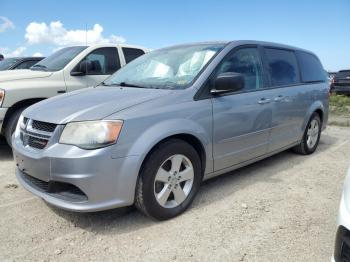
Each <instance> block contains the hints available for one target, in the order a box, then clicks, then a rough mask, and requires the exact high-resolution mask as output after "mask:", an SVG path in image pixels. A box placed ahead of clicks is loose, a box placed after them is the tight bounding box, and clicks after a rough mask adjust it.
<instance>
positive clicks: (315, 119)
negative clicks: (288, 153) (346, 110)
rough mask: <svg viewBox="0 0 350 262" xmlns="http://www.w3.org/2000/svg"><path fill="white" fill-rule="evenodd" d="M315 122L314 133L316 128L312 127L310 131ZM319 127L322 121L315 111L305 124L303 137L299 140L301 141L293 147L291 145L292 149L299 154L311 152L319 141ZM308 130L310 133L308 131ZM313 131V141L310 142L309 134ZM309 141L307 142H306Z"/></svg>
mask: <svg viewBox="0 0 350 262" xmlns="http://www.w3.org/2000/svg"><path fill="white" fill-rule="evenodd" d="M315 123H317V133H316V129H313V130H314V132H312V131H310V130H311V129H312V126H313V125H314V124H315ZM321 127H322V122H321V119H320V116H319V115H318V114H317V113H313V114H312V115H311V117H310V119H309V122H308V123H307V125H306V128H305V131H304V135H303V139H302V140H301V143H300V144H299V145H297V146H295V147H293V149H292V150H293V151H294V152H295V153H297V154H301V155H310V154H312V153H313V152H315V150H316V148H317V146H318V143H319V141H320V137H321ZM308 131H310V133H309V132H308ZM311 133H313V134H314V136H313V139H312V140H313V141H312V143H310V140H308V139H310V138H309V137H310V135H309V134H311ZM308 141H309V143H308Z"/></svg>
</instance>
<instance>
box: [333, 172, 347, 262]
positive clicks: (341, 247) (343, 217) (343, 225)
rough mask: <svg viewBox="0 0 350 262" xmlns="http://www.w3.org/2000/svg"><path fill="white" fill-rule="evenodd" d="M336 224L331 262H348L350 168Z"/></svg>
mask: <svg viewBox="0 0 350 262" xmlns="http://www.w3.org/2000/svg"><path fill="white" fill-rule="evenodd" d="M337 224H338V226H337V233H336V237H335V247H334V256H333V259H332V261H334V262H344V261H350V242H349V239H350V168H349V170H348V174H347V176H346V179H345V183H344V189H343V194H342V197H341V200H340V207H339V214H338V221H337Z"/></svg>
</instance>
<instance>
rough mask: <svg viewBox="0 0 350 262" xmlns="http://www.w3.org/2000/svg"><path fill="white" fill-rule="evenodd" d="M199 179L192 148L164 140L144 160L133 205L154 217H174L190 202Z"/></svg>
mask: <svg viewBox="0 0 350 262" xmlns="http://www.w3.org/2000/svg"><path fill="white" fill-rule="evenodd" d="M201 180H202V174H201V162H200V158H199V156H198V154H197V152H196V150H195V149H194V148H193V147H192V146H191V145H190V144H188V143H186V142H185V141H182V140H179V139H171V140H168V141H166V142H164V143H162V144H160V145H159V146H157V148H156V149H155V150H154V151H153V152H152V153H151V154H150V156H149V157H148V158H147V159H146V162H145V165H144V167H143V170H142V171H141V174H140V178H139V180H138V184H137V189H136V202H135V205H136V207H137V208H138V209H139V210H140V211H141V212H143V213H144V214H146V215H148V216H150V217H153V218H155V219H158V220H165V219H169V218H172V217H175V216H177V215H179V214H181V213H182V212H184V211H185V210H186V209H187V208H188V207H189V206H190V204H191V203H192V201H193V199H194V197H195V195H196V194H197V192H198V189H199V187H200V183H201Z"/></svg>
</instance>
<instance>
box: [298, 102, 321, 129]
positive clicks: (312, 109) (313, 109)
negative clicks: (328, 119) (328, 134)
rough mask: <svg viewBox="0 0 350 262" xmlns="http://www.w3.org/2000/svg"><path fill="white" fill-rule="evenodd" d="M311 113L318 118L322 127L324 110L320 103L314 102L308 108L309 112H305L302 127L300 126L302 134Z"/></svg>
mask: <svg viewBox="0 0 350 262" xmlns="http://www.w3.org/2000/svg"><path fill="white" fill-rule="evenodd" d="M313 113H317V114H318V115H319V116H320V119H321V125H322V124H323V121H324V114H325V109H324V106H323V104H322V103H321V102H320V101H316V102H315V103H313V104H312V105H311V106H310V108H309V110H308V111H307V114H306V117H305V119H304V122H303V126H302V132H303V133H304V130H305V128H306V125H307V123H308V122H309V120H310V117H311V116H312V114H313Z"/></svg>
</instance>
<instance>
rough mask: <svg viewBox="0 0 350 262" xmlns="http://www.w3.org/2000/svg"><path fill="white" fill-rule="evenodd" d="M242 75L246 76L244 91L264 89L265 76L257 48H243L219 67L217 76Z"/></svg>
mask: <svg viewBox="0 0 350 262" xmlns="http://www.w3.org/2000/svg"><path fill="white" fill-rule="evenodd" d="M227 72H233V73H240V74H242V75H243V76H244V90H255V89H258V88H262V87H263V74H262V66H261V62H260V56H259V52H258V50H257V49H256V48H242V49H239V50H237V51H235V52H234V53H232V54H231V55H229V56H228V57H226V58H225V59H224V60H223V62H222V63H221V64H220V65H219V68H218V72H217V74H221V73H227Z"/></svg>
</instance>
